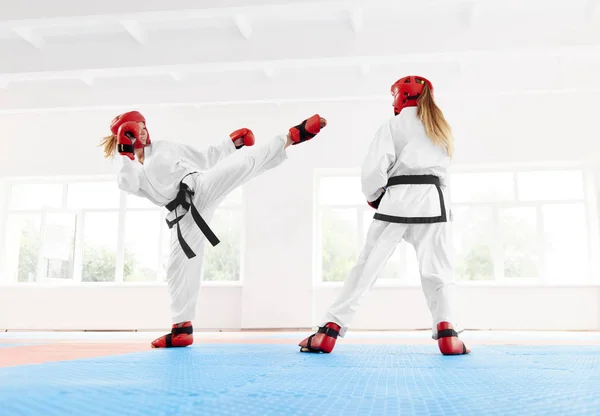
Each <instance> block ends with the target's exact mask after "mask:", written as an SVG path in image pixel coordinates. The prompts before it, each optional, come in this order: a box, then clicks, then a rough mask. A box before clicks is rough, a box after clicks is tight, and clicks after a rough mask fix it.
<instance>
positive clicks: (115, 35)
mask: <svg viewBox="0 0 600 416" xmlns="http://www.w3.org/2000/svg"><path fill="white" fill-rule="evenodd" d="M408 73H419V74H422V75H424V76H428V77H430V78H431V79H432V80H433V82H434V84H435V86H436V87H437V88H438V89H439V90H440V91H441V92H440V94H442V95H443V94H448V95H451V94H475V95H497V94H557V93H560V94H565V93H585V94H590V93H591V94H598V93H600V76H598V74H600V0H494V1H490V0H424V1H416V0H415V1H412V2H408V1H401V0H362V1H361V0H356V1H340V0H325V1H300V0H219V1H216V0H213V1H208V0H177V1H170V2H165V1H164V0H145V1H142V0H103V1H101V2H98V3H93V2H91V1H80V0H79V1H76V0H56V1H47V0H31V1H25V0H23V1H22V2H20V3H18V2H12V3H10V5H9V2H8V0H0V113H12V112H23V111H40V110H55V109H65V108H87V107H94V108H98V107H106V106H115V107H119V106H124V105H146V106H147V105H159V104H160V105H165V104H166V105H186V106H187V105H198V106H205V105H215V104H227V103H260V102H293V101H311V100H333V101H346V100H356V99H370V98H379V97H389V93H388V91H389V86H390V85H391V83H392V82H393V81H395V80H396V79H398V78H399V77H401V76H403V75H406V74H408Z"/></svg>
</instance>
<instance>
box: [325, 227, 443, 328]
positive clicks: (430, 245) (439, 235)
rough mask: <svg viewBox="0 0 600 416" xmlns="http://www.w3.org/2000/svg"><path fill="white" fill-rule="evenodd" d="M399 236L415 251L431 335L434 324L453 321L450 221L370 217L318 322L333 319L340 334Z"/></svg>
mask: <svg viewBox="0 0 600 416" xmlns="http://www.w3.org/2000/svg"><path fill="white" fill-rule="evenodd" d="M402 239H404V240H406V241H407V242H408V243H410V244H411V245H412V246H413V247H414V248H415V251H416V253H417V260H418V263H419V270H420V274H421V284H422V289H423V292H424V294H425V299H426V301H427V306H428V307H429V310H430V311H431V315H432V318H433V334H432V336H433V338H434V339H437V324H438V323H439V322H443V321H446V322H450V323H451V324H453V316H452V303H451V302H452V300H451V295H452V294H451V291H452V290H453V287H454V274H453V260H454V248H453V243H452V223H451V222H440V223H433V224H397V223H390V222H384V221H379V220H373V222H372V223H371V226H370V228H369V232H368V234H367V238H366V243H365V246H364V248H363V250H362V252H361V254H360V256H359V257H358V260H357V262H356V264H355V266H354V267H353V268H352V270H351V271H350V274H349V275H348V277H347V278H346V280H345V281H344V285H343V287H342V292H341V293H340V295H339V297H338V298H337V300H336V301H335V302H334V303H333V305H331V307H330V308H329V310H328V311H327V313H326V314H325V317H324V319H323V320H322V321H321V322H320V323H319V326H324V325H325V324H326V323H327V322H334V323H337V324H338V325H339V326H340V327H341V330H340V336H341V337H344V335H345V334H346V331H347V330H348V327H349V326H350V324H351V322H352V319H353V318H354V315H355V314H356V311H357V309H358V306H359V305H360V304H361V302H362V300H363V299H364V297H365V295H366V294H367V292H368V291H369V289H370V288H371V287H372V286H373V284H374V283H375V281H376V280H377V276H378V275H379V273H380V272H381V270H382V269H383V267H384V266H385V264H386V263H387V261H388V260H389V258H390V257H391V255H392V254H393V252H394V250H395V249H396V246H398V244H400V242H401V241H402Z"/></svg>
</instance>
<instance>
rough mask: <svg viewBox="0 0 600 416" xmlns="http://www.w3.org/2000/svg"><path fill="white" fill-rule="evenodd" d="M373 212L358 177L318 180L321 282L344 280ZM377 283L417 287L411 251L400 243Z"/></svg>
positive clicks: (413, 255) (361, 243)
mask: <svg viewBox="0 0 600 416" xmlns="http://www.w3.org/2000/svg"><path fill="white" fill-rule="evenodd" d="M374 213H375V210H374V209H373V208H371V207H370V206H368V205H367V203H366V202H365V200H364V196H363V194H362V192H361V184H360V178H359V177H358V176H355V175H354V176H350V175H345V176H342V175H340V176H322V177H319V178H318V215H317V224H318V226H317V235H318V241H317V253H319V255H318V256H317V259H318V264H319V267H318V275H319V277H320V279H319V280H320V281H323V282H340V281H343V280H345V279H346V277H347V275H348V273H349V272H350V270H351V268H352V267H353V266H354V263H355V262H356V259H357V257H358V255H359V254H360V252H361V250H362V248H363V246H364V243H365V238H366V235H367V231H368V230H369V226H370V225H371V222H372V219H373V215H374ZM379 280H380V281H383V282H390V283H403V284H418V283H419V273H418V267H417V258H416V254H415V251H414V249H413V248H412V246H410V245H409V244H407V243H405V242H402V243H401V244H400V245H399V246H398V247H397V248H396V251H395V252H394V253H393V254H392V256H391V257H390V260H389V261H388V263H387V264H386V265H385V267H384V268H383V270H382V271H381V274H380V276H379Z"/></svg>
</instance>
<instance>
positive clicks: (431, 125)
mask: <svg viewBox="0 0 600 416" xmlns="http://www.w3.org/2000/svg"><path fill="white" fill-rule="evenodd" d="M423 87H424V88H423V92H422V93H421V95H420V96H419V98H418V100H417V115H418V116H419V118H420V119H421V121H422V122H423V126H425V132H426V133H427V136H429V138H430V139H431V141H432V142H433V143H435V144H436V145H437V146H440V147H442V148H444V149H446V152H447V153H448V156H450V157H452V156H453V155H454V139H453V138H452V129H451V128H450V125H449V124H448V122H447V121H446V119H445V118H444V114H443V113H442V110H440V108H439V107H438V106H437V105H436V104H435V101H434V100H433V95H432V94H431V90H430V89H429V86H428V85H427V84H425V85H424V86H423Z"/></svg>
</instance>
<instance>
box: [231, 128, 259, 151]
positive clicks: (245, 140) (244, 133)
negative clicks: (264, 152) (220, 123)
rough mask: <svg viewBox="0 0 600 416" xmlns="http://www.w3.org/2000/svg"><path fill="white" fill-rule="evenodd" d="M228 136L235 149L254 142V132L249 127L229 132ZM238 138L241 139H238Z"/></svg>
mask: <svg viewBox="0 0 600 416" xmlns="http://www.w3.org/2000/svg"><path fill="white" fill-rule="evenodd" d="M229 137H231V140H233V143H234V144H235V148H236V149H241V148H242V147H244V146H252V145H253V144H254V133H252V130H250V129H246V128H243V129H239V130H236V131H234V132H233V133H231V134H230V135H229ZM238 139H242V140H239V141H238ZM236 141H237V144H236Z"/></svg>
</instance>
